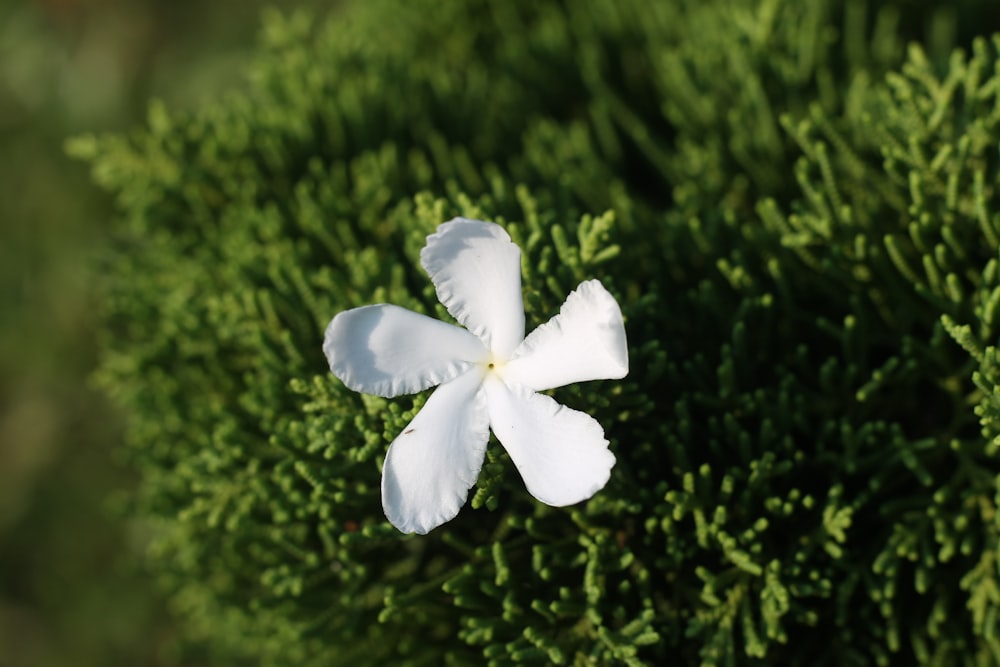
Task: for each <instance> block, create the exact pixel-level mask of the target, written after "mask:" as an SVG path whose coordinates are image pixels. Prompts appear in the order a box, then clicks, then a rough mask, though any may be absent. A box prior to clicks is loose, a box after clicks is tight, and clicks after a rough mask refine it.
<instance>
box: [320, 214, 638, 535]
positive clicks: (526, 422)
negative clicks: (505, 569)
mask: <svg viewBox="0 0 1000 667" xmlns="http://www.w3.org/2000/svg"><path fill="white" fill-rule="evenodd" d="M420 262H421V264H423V267H424V269H426V270H427V273H428V274H430V277H431V280H432V281H433V283H434V287H435V288H436V290H437V295H438V298H439V299H440V300H441V303H442V304H444V306H445V307H446V308H447V309H448V312H449V313H451V315H452V317H454V318H455V319H456V320H457V321H458V322H459V323H461V324H462V325H464V326H465V327H466V328H465V329H463V328H461V327H458V326H455V325H453V324H448V323H445V322H441V321H439V320H435V319H433V318H430V317H427V316H425V315H420V314H418V313H415V312H413V311H410V310H406V309H405V308H400V307H398V306H393V305H388V304H380V305H374V306H364V307H362V308H354V309H352V310H348V311H345V312H342V313H339V314H338V315H337V316H336V317H334V318H333V321H331V322H330V325H329V326H328V327H327V329H326V337H325V340H324V342H323V351H324V352H325V353H326V356H327V358H328V359H329V361H330V369H331V370H332V371H333V374H334V375H336V376H337V377H338V378H340V379H341V380H342V381H343V382H344V384H345V385H347V386H348V387H349V388H351V389H353V390H355V391H360V392H364V393H368V394H376V395H378V396H384V397H386V398H391V397H393V396H399V395H401V394H412V393H415V392H419V391H422V390H424V389H428V388H430V387H433V386H435V385H440V386H439V387H438V388H437V389H436V390H435V391H434V393H433V394H431V396H430V397H429V398H428V399H427V403H426V404H425V405H424V406H423V408H421V410H420V411H419V412H418V413H417V415H416V416H415V417H414V418H413V420H412V421H411V422H410V423H409V424H408V425H407V426H406V428H404V429H403V432H402V433H401V434H399V436H397V437H396V439H395V440H393V442H392V444H391V445H389V451H388V453H387V454H386V457H385V464H384V466H383V469H382V507H383V509H384V510H385V515H386V516H387V517H388V518H389V521H391V522H392V524H393V525H394V526H396V527H397V528H398V529H399V530H401V531H403V532H407V533H410V532H416V533H427V532H428V531H430V530H431V529H433V528H436V527H437V526H439V525H441V524H442V523H444V522H446V521H450V520H451V519H453V518H454V517H455V515H457V514H458V512H459V510H460V509H461V508H462V505H463V504H465V500H466V497H467V496H468V493H469V489H470V488H472V485H473V484H475V482H476V479H477V478H478V477H479V470H480V468H481V467H482V465H483V459H484V457H485V454H486V444H487V442H488V441H489V435H490V429H492V430H493V433H494V434H495V435H496V437H497V440H499V441H500V444H501V445H503V447H504V448H505V449H506V450H507V453H508V454H509V455H510V458H511V460H513V462H514V465H515V466H517V469H518V471H519V472H520V473H521V477H522V478H523V479H524V483H525V486H527V488H528V491H529V492H530V493H531V495H533V496H534V497H535V498H537V499H538V500H540V501H542V502H543V503H546V504H548V505H554V506H557V507H559V506H564V505H572V504H573V503H577V502H580V501H582V500H586V499H587V498H590V497H591V496H592V495H594V494H595V493H596V492H597V491H599V490H600V489H601V488H603V487H604V485H605V484H606V483H607V481H608V478H609V477H610V475H611V468H612V466H614V464H615V457H614V455H613V454H612V453H611V452H610V451H609V450H608V441H607V440H606V439H605V437H604V430H603V429H602V428H601V425H600V424H598V423H597V421H596V420H595V419H593V418H592V417H590V416H589V415H586V414H584V413H582V412H578V411H576V410H572V409H570V408H567V407H565V406H563V405H560V404H559V403H557V402H556V401H555V400H553V399H552V398H550V397H549V396H546V395H544V394H539V393H536V392H538V391H542V390H545V389H552V388H555V387H560V386H562V385H565V384H569V383H571V382H580V381H584V380H597V379H618V378H623V377H625V375H626V374H627V373H628V348H627V346H626V341H625V326H624V324H623V323H622V315H621V310H620V309H619V307H618V303H617V302H616V301H615V299H614V297H613V296H611V294H610V293H608V291H607V290H606V289H604V286H603V285H601V283H600V282H599V281H597V280H588V281H586V282H583V283H581V284H580V285H579V286H578V287H577V288H576V289H575V290H574V291H573V292H571V293H570V295H569V296H568V297H567V298H566V302H565V303H564V304H563V305H562V308H561V309H560V310H559V314H558V315H556V316H555V317H553V318H552V319H551V320H549V321H548V322H546V323H545V324H542V325H541V326H539V327H538V328H537V329H535V330H534V331H533V332H532V333H531V334H530V335H529V336H528V337H527V338H525V336H524V306H523V303H522V301H521V250H520V248H518V247H517V245H516V244H514V243H513V242H512V241H511V240H510V236H508V235H507V232H505V231H504V230H503V229H502V228H501V227H500V226H499V225H496V224H494V223H491V222H481V221H478V220H467V219H465V218H455V219H454V220H451V221H450V222H446V223H444V224H442V225H441V226H440V227H438V230H437V232H436V233H434V234H432V235H431V236H429V237H428V238H427V245H426V246H425V247H424V249H423V250H422V251H421V253H420Z"/></svg>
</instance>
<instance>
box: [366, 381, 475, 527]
mask: <svg viewBox="0 0 1000 667" xmlns="http://www.w3.org/2000/svg"><path fill="white" fill-rule="evenodd" d="M489 437H490V425H489V413H488V412H487V410H486V396H485V394H484V393H483V391H482V373H481V372H480V371H479V370H472V371H470V372H468V373H465V374H464V375H461V376H459V377H457V378H455V379H454V380H452V381H451V382H446V383H445V384H443V385H441V386H440V387H438V388H437V389H435V390H434V393H433V394H431V397H430V398H429V399H427V403H425V404H424V407H423V408H421V410H420V412H418V413H417V416H416V417H414V418H413V420H412V421H411V422H410V423H409V424H408V425H407V427H406V428H405V429H403V432H402V433H401V434H399V436H397V437H396V439H395V440H393V441H392V444H391V445H389V452H388V453H387V454H386V457H385V465H384V466H383V468H382V508H383V509H384V510H385V515H386V517H388V519H389V521H390V522H392V525H394V526H395V527H396V528H398V529H399V530H401V531H403V532H404V533H420V534H426V533H427V532H429V531H430V530H431V529H433V528H436V527H437V526H440V525H441V524H442V523H444V522H446V521H450V520H451V519H453V518H454V517H455V515H456V514H458V511H459V510H460V509H462V505H464V504H465V500H466V498H467V497H468V495H469V489H470V488H472V485H473V484H475V483H476V479H477V478H478V477H479V470H480V468H482V465H483V458H484V457H485V455H486V443H487V442H488V441H489Z"/></svg>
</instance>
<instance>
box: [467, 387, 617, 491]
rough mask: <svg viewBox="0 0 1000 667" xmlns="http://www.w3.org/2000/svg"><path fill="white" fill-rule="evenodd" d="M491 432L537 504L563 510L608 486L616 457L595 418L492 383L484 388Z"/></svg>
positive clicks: (543, 398)
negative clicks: (564, 507) (563, 507)
mask: <svg viewBox="0 0 1000 667" xmlns="http://www.w3.org/2000/svg"><path fill="white" fill-rule="evenodd" d="M483 388H484V389H485V390H486V401H487V405H488V406H489V414H490V427H491V428H492V429H493V433H494V434H496V436H497V440H499V441H500V444H502V445H503V446H504V449H506V450H507V453H508V454H510V458H511V459H512V460H513V461H514V465H516V466H517V470H518V472H520V473H521V477H522V478H523V479H524V484H525V486H527V487H528V491H529V492H530V493H531V495H533V496H534V497H535V498H538V499H539V500H541V501H542V502H543V503H546V504H547V505H554V506H556V507H561V506H563V505H572V504H573V503H578V502H580V501H581V500H586V499H587V498H590V497H591V496H592V495H594V494H595V493H597V492H598V491H599V490H600V489H602V488H603V487H604V485H605V484H607V482H608V479H609V477H610V476H611V468H612V467H613V466H614V465H615V456H614V454H612V453H611V451H610V450H608V441H607V440H605V439H604V429H602V428H601V425H600V424H598V423H597V421H596V420H595V419H594V418H593V417H591V416H590V415H586V414H584V413H582V412H578V411H577V410H572V409H570V408H567V407H566V406H564V405H560V404H559V403H557V402H556V401H555V400H553V399H552V398H550V397H548V396H545V395H543V394H536V393H535V392H533V391H531V390H530V389H527V388H525V387H522V386H519V385H513V386H511V385H508V384H506V383H505V382H503V381H502V380H500V379H499V378H496V377H489V378H487V379H486V381H485V382H484V384H483Z"/></svg>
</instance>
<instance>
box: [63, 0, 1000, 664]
mask: <svg viewBox="0 0 1000 667" xmlns="http://www.w3.org/2000/svg"><path fill="white" fill-rule="evenodd" d="M919 8H920V12H919V16H916V15H915V14H916V11H917V10H916V9H915V5H914V3H911V2H907V1H905V0H898V1H895V2H894V1H889V2H881V3H874V2H873V3H866V2H863V1H860V0H815V1H812V2H799V1H797V0H796V1H792V0H715V1H713V2H700V1H698V0H676V1H672V2H653V3H650V2H645V1H641V2H640V1H639V0H634V1H633V0H564V1H563V2H552V3H534V2H512V1H511V0H476V1H474V2H464V3H456V2H443V3H442V2H435V3H431V2H424V1H423V0H421V1H419V2H406V1H404V0H377V1H375V2H364V3H355V5H353V6H350V7H347V8H345V9H343V10H341V11H338V12H335V13H334V14H333V15H332V16H331V17H329V18H328V19H325V20H318V19H314V18H311V17H308V16H305V15H299V14H295V15H291V16H281V15H278V14H274V15H270V16H268V17H266V20H265V24H264V30H263V38H262V43H261V46H260V54H259V58H258V59H257V60H256V62H255V63H254V65H253V68H252V78H251V84H250V85H249V87H248V90H246V91H245V92H243V93H240V94H236V95H231V96H223V97H220V99H219V100H218V101H217V103H216V104H214V105H212V106H209V107H207V108H204V109H202V110H200V111H198V112H195V113H190V114H182V113H175V112H171V111H169V110H167V109H165V108H163V106H162V105H159V104H155V103H154V104H153V105H151V107H150V113H149V121H148V124H147V126H146V127H145V128H144V129H142V130H139V131H137V132H135V133H134V134H131V135H128V136H106V137H97V138H95V137H79V138H77V139H75V140H74V141H73V142H72V143H71V145H70V150H71V151H72V152H73V153H74V154H76V155H78V156H80V157H83V158H86V159H87V160H89V161H90V162H91V164H92V166H93V171H94V178H95V179H96V181H97V182H98V183H99V184H100V185H101V186H102V187H104V188H106V189H107V190H109V191H110V192H111V193H112V194H113V196H114V197H115V199H116V202H117V203H118V207H119V211H120V216H119V220H118V221H117V222H116V227H115V230H116V232H115V243H114V246H113V248H112V250H111V252H110V253H109V255H108V257H107V260H106V265H105V266H104V267H102V269H103V270H104V272H105V276H106V279H105V280H104V294H103V312H102V318H103V322H104V326H105V329H104V346H103V357H102V362H101V368H100V371H99V375H98V377H99V380H100V383H101V385H102V386H103V387H104V389H105V390H106V391H107V392H108V393H109V394H110V395H111V396H113V397H114V398H115V399H116V401H117V402H118V403H119V404H120V405H121V406H122V407H123V408H124V410H125V411H126V415H127V417H128V420H129V434H128V445H127V454H128V460H129V461H130V462H131V465H133V466H134V467H135V469H136V470H137V471H138V472H139V474H140V476H141V484H140V487H139V490H138V492H137V495H136V498H135V503H134V511H135V515H136V517H137V518H139V519H141V520H142V521H144V522H145V523H146V524H148V527H149V531H150V533H151V534H152V535H153V536H154V543H153V547H152V549H151V553H150V558H151V561H152V563H153V567H154V568H155V569H156V571H157V572H159V573H160V575H161V577H162V580H163V584H164V586H165V588H166V590H167V591H169V592H170V594H171V596H172V600H173V604H174V608H175V610H176V611H177V612H178V614H179V615H180V616H181V617H183V618H184V619H185V627H186V629H187V632H188V633H189V636H190V637H198V638H207V639H209V640H210V645H211V647H212V650H213V651H215V652H216V658H217V659H218V660H220V661H221V660H223V659H234V660H235V659H238V658H239V657H241V656H242V657H251V656H252V658H253V660H254V662H255V664H257V663H259V664H272V665H303V666H306V665H308V666H319V665H341V664H342V665H363V664H370V665H383V664H396V665H440V664H453V665H459V664H470V665H478V664H484V662H485V663H488V664H495V665H507V664H520V663H530V664H566V665H605V664H627V665H645V664H668V663H671V664H704V665H716V664H720V665H749V664H788V665H823V664H831V665H833V664H835V665H869V664H875V665H886V664H890V663H892V664H899V663H906V662H913V661H919V662H922V663H926V664H939V665H953V664H967V665H988V664H997V663H998V662H1000V635H998V631H1000V627H998V613H1000V581H998V574H997V572H998V569H997V568H998V562H1000V546H998V544H1000V524H998V522H1000V517H998V515H997V497H998V480H1000V477H998V475H1000V390H998V388H997V387H998V383H1000V351H998V345H1000V343H998V327H1000V256H998V251H1000V192H998V186H1000V172H998V168H1000V164H998V163H1000V157H998V155H1000V154H998V152H997V151H998V144H1000V74H998V72H1000V39H998V38H993V37H991V36H990V35H989V34H980V32H981V31H982V30H983V29H984V27H987V28H988V26H989V25H991V21H992V22H993V23H992V24H993V25H996V26H998V27H1000V22H998V21H1000V14H998V12H997V10H996V9H995V8H994V3H991V2H988V1H987V0H982V1H981V2H975V1H973V0H966V1H965V2H961V3H954V2H943V1H942V2H937V3H932V2H927V3H921V4H920V5H919ZM456 215H461V216H466V217H471V218H478V219H484V220H493V221H496V222H498V223H501V224H503V225H504V226H505V228H506V229H507V231H508V232H509V233H510V235H511V237H512V238H513V239H514V241H515V242H517V243H518V244H519V245H520V246H521V248H522V251H523V259H522V272H523V284H524V299H525V308H526V314H527V320H528V328H529V330H530V329H531V328H533V327H534V326H535V325H537V324H539V323H540V322H542V321H544V319H546V318H548V317H549V315H550V314H551V313H553V312H556V311H557V309H558V307H559V304H560V303H561V302H562V300H563V299H564V298H565V296H566V294H568V293H569V292H570V291H571V290H572V289H573V288H574V287H575V286H576V285H577V284H578V283H579V282H581V281H583V280H587V279H590V278H599V279H600V280H601V281H602V283H604V285H605V286H607V287H608V289H609V290H610V291H611V292H612V293H613V294H615V296H616V298H617V300H618V301H619V303H620V304H621V305H622V310H623V313H624V316H625V319H626V328H627V330H628V338H629V343H630V351H629V354H630V358H631V372H630V374H629V376H628V377H627V378H626V379H625V380H623V381H620V382H591V383H584V384H579V385H573V386H570V387H566V388H563V389H558V390H556V391H555V392H554V395H555V396H556V397H557V398H558V399H559V400H560V402H563V403H565V404H568V405H570V406H572V407H576V408H578V409H581V410H586V411H587V412H588V413H590V414H592V415H593V416H594V417H595V418H597V419H598V421H600V423H601V424H603V425H604V426H605V429H606V431H607V436H608V438H609V440H610V441H611V447H612V451H613V452H614V453H615V455H616V457H617V459H618V463H617V465H616V467H615V468H614V470H613V471H612V477H611V481H610V482H609V483H608V485H607V487H606V488H605V489H604V490H603V491H602V492H600V493H598V494H597V495H596V496H595V497H594V498H593V499H591V500H590V501H588V502H585V503H582V504H580V505H577V506H574V507H571V508H565V509H555V508H549V507H546V506H544V505H541V504H540V503H538V502H536V501H534V499H532V498H531V497H530V495H528V494H527V492H526V491H525V489H524V486H523V484H522V483H521V482H520V480H519V479H517V474H516V472H515V471H514V467H513V466H512V465H511V462H510V461H509V460H507V457H506V454H505V453H504V452H503V450H502V448H500V447H499V445H498V444H497V443H496V442H495V441H493V442H491V443H490V445H489V448H488V451H487V462H486V465H485V466H484V469H483V472H482V474H481V475H480V478H479V482H478V484H477V486H476V487H474V489H473V491H472V494H471V497H470V504H471V506H472V507H471V508H466V509H465V510H464V511H463V512H462V513H461V514H460V515H459V517H458V518H457V519H455V520H454V521H452V522H450V523H448V524H445V525H444V526H442V527H440V528H438V529H436V530H435V531H433V532H432V533H430V534H429V535H426V536H418V537H413V536H404V535H402V534H400V533H399V532H398V531H396V530H395V529H394V528H393V527H392V526H391V525H390V524H389V523H388V522H387V521H386V519H385V517H384V516H383V514H382V509H381V505H380V500H379V478H380V466H381V463H382V460H383V458H384V456H385V450H386V447H387V445H388V443H389V442H390V441H391V440H392V438H393V437H395V434H397V433H399V432H400V431H401V430H402V428H403V427H404V426H405V424H406V423H407V421H408V420H409V419H410V418H411V417H412V416H413V415H414V414H415V413H416V411H417V410H418V409H419V407H420V406H421V405H423V402H424V401H425V400H426V394H423V395H420V396H417V397H416V398H409V397H407V398H403V399H394V400H385V399H381V398H375V397H371V396H365V395H361V394H357V393H355V392H352V391H350V390H349V389H347V388H346V387H344V386H343V385H342V384H341V383H340V382H339V381H337V380H336V379H335V378H334V377H333V376H332V375H331V374H330V373H329V372H328V370H327V367H326V360H325V358H324V356H323V353H322V350H321V345H322V337H323V330H324V327H325V326H326V324H327V322H329V320H330V318H331V317H332V316H333V315H334V314H336V313H337V312H340V311H342V310H345V309H348V308H352V307H356V306H361V305H365V304H369V303H378V302H385V303H393V304H397V305H400V306H403V307H406V308H409V309H412V310H415V311H418V312H424V313H427V314H430V315H433V316H435V317H437V318H440V319H445V320H447V319H448V315H447V313H446V312H445V311H444V309H443V308H442V307H441V306H440V305H439V304H438V303H437V299H436V297H435V295H434V293H433V289H432V288H431V287H430V285H429V282H428V281H427V279H426V276H424V275H422V272H421V270H420V268H419V262H418V255H419V250H420V248H421V247H422V245H423V243H424V240H425V238H426V236H427V235H428V234H429V233H431V232H432V231H433V230H434V229H435V228H436V227H437V225H438V224H440V223H441V222H443V221H445V220H447V219H449V218H451V217H454V216H456Z"/></svg>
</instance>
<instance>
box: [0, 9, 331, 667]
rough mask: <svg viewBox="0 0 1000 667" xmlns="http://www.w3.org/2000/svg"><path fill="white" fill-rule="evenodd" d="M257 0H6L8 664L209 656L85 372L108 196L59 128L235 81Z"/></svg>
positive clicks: (1, 527) (1, 197)
mask: <svg viewBox="0 0 1000 667" xmlns="http://www.w3.org/2000/svg"><path fill="white" fill-rule="evenodd" d="M293 4H294V5H296V6H301V5H306V4H313V5H319V4H328V3H318V2H312V3H310V2H308V1H307V0H299V1H298V2H295V3H287V2H286V3H283V4H282V5H281V9H282V11H288V10H290V8H291V6H292V5H293ZM264 6H265V2H264V1H262V0H216V1H214V2H198V1H195V0H171V1H160V2H154V1H153V0H13V1H12V0H0V667H25V666H32V667H33V666H36V665H37V666H40V667H54V666H63V665H66V666H68V665H73V666H74V667H86V666H88V665H161V664H175V663H180V664H184V665H195V664H201V661H199V659H198V651H197V647H192V646H190V645H188V644H184V643H182V642H179V641H177V637H176V636H175V634H174V633H173V630H172V627H171V624H170V621H169V614H168V610H167V609H166V607H165V604H164V602H163V601H162V600H161V599H160V598H158V597H157V595H156V592H155V587H154V585H153V582H152V581H151V580H150V579H149V577H148V576H147V575H146V574H145V573H144V572H143V571H142V569H141V566H140V564H139V563H138V561H137V559H136V558H135V554H136V553H137V552H139V551H141V548H142V543H143V538H142V535H141V531H139V530H138V529H137V528H136V527H134V526H130V525H129V524H128V522H126V521H125V520H124V519H123V518H122V517H123V511H122V507H123V506H124V503H125V499H126V498H127V490H128V488H129V484H130V483H131V480H130V478H129V475H128V473H127V471H126V470H124V469H123V468H121V467H119V466H117V465H116V464H115V462H114V459H115V451H116V447H117V443H118V440H119V437H120V429H119V424H118V419H117V418H116V416H115V415H114V414H113V413H112V412H111V410H110V409H109V407H108V406H107V405H106V404H105V402H104V401H103V400H102V399H101V397H100V396H99V395H97V394H96V393H95V392H94V391H92V390H91V389H90V388H89V386H88V375H89V373H90V372H91V369H92V367H93V363H94V354H95V352H94V348H95V345H94V341H95V335H96V334H95V330H94V323H95V318H94V312H93V311H94V299H93V280H92V279H91V276H92V275H93V271H94V269H95V267H96V266H97V265H98V262H99V258H100V255H101V252H102V244H104V243H105V242H106V240H107V237H108V234H109V233H110V230H109V221H110V219H111V216H112V203H111V202H110V201H109V200H108V199H107V198H105V197H102V195H101V193H99V192H98V191H97V190H96V188H94V187H92V186H91V185H90V182H89V176H88V174H87V167H86V166H85V165H83V164H79V163H75V162H73V161H72V160H70V159H69V158H67V157H66V156H65V153H64V150H63V144H64V141H65V140H66V138H67V137H68V136H72V135H73V134H76V133H80V132H91V131H98V132H99V131H105V130H107V131H123V130H127V129H128V128H129V127H133V126H135V125H137V124H140V123H141V122H142V121H143V118H144V115H145V111H146V108H147V105H148V101H149V99H150V98H159V99H162V100H164V101H165V102H166V103H167V105H168V106H169V107H171V108H174V109H184V108H192V107H194V106H197V105H199V104H200V103H202V102H203V101H205V100H207V99H208V98H210V97H214V96H216V95H218V94H219V91H220V90H226V89H234V88H238V87H240V86H241V85H242V83H243V77H244V74H245V72H246V70H247V61H248V59H249V56H250V53H251V52H252V50H253V45H254V42H255V35H256V32H257V28H258V25H259V22H260V16H261V12H262V11H263V10H264Z"/></svg>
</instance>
